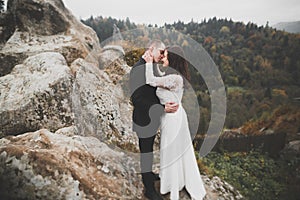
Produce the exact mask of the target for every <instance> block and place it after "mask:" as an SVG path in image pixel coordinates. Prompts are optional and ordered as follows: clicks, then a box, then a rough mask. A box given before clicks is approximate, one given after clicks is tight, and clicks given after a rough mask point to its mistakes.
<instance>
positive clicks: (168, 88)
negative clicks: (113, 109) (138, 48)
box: [130, 40, 206, 200]
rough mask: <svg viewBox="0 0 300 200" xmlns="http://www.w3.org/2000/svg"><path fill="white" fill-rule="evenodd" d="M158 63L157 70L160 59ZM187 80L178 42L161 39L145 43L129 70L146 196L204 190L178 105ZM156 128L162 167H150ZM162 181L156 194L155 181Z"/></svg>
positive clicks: (197, 196) (201, 194)
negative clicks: (167, 44)
mask: <svg viewBox="0 0 300 200" xmlns="http://www.w3.org/2000/svg"><path fill="white" fill-rule="evenodd" d="M159 62H162V63H163V64H162V66H163V67H164V70H163V71H161V70H160V68H159V67H158V63H159ZM188 80H189V72H188V63H187V61H186V59H185V56H184V52H183V49H182V48H181V47H179V46H171V47H167V48H166V47H165V45H164V43H162V42H161V41H160V40H153V41H150V43H149V44H148V46H147V50H146V51H145V53H144V54H143V56H142V58H140V60H139V61H138V62H137V63H136V64H135V65H134V66H133V67H132V69H131V72H130V89H131V101H132V104H133V107H134V110H133V130H134V131H135V132H136V133H137V135H138V138H139V148H140V154H141V157H140V166H141V174H142V181H143V184H144V187H145V196H146V197H147V198H149V199H151V200H152V199H155V200H156V199H162V196H161V195H160V193H161V194H166V193H169V192H170V198H171V199H172V200H177V199H179V191H180V190H182V189H183V187H185V188H186V190H187V192H188V193H189V194H190V196H191V198H192V199H196V200H201V199H203V197H204V196H205V194H206V191H205V188H204V184H203V182H202V179H201V176H200V173H199V169H198V166H197V161H196V157H195V154H194V149H193V145H192V138H191V135H190V131H189V126H188V121H187V115H186V112H185V110H184V108H183V107H182V105H181V99H182V95H183V92H184V88H186V87H187V81H188ZM158 129H160V134H161V141H160V172H159V175H158V174H155V173H153V172H152V164H153V145H154V139H155V136H156V134H157V131H158ZM157 180H160V193H158V192H157V191H156V190H155V187H154V182H155V181H157Z"/></svg>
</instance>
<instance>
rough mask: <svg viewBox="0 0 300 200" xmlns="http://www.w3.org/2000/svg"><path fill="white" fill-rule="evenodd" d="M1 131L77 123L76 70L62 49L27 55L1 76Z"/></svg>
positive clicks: (20, 131)
mask: <svg viewBox="0 0 300 200" xmlns="http://www.w3.org/2000/svg"><path fill="white" fill-rule="evenodd" d="M0 92H1V96H0V116H1V121H0V127H1V129H0V135H10V134H20V133H25V132H28V131H34V130H38V129H41V128H44V127H46V128H48V129H50V130H57V129H59V128H62V127H65V126H70V125H71V124H73V121H74V117H73V114H72V109H71V105H72V102H71V92H72V74H71V70H70V68H69V67H68V66H67V63H66V60H65V58H64V57H63V56H62V55H61V54H59V53H55V52H53V53H51V52H47V53H41V54H38V55H35V56H31V57H29V58H27V59H26V60H25V61H24V63H23V64H20V65H17V66H16V67H15V68H14V69H13V71H12V72H11V73H10V74H8V75H6V76H2V77H0Z"/></svg>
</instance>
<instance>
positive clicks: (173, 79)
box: [145, 63, 183, 90]
mask: <svg viewBox="0 0 300 200" xmlns="http://www.w3.org/2000/svg"><path fill="white" fill-rule="evenodd" d="M145 71H146V84H149V85H151V86H153V87H163V88H167V89H170V90H177V89H179V88H182V87H183V79H182V77H181V76H180V75H176V74H170V75H167V76H162V77H156V76H154V74H153V64H152V63H146V70H145Z"/></svg>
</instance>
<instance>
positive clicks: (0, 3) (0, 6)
mask: <svg viewBox="0 0 300 200" xmlns="http://www.w3.org/2000/svg"><path fill="white" fill-rule="evenodd" d="M3 11H4V1H3V0H0V13H2V12H3Z"/></svg>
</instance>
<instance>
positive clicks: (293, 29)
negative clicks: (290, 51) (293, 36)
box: [272, 21, 300, 33]
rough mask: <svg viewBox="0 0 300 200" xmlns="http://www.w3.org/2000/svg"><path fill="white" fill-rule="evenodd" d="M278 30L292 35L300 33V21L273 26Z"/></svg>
mask: <svg viewBox="0 0 300 200" xmlns="http://www.w3.org/2000/svg"><path fill="white" fill-rule="evenodd" d="M272 27H273V28H276V29H278V30H284V31H286V32H290V33H300V21H295V22H280V23H277V24H274V25H273V26H272Z"/></svg>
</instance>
